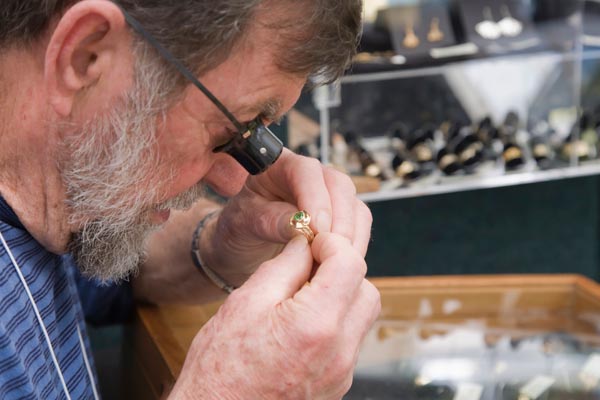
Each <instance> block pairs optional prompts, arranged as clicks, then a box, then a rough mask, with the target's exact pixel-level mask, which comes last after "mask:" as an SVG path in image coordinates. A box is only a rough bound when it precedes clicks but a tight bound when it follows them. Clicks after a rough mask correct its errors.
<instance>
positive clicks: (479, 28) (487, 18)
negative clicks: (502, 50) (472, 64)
mask: <svg viewBox="0 0 600 400" xmlns="http://www.w3.org/2000/svg"><path fill="white" fill-rule="evenodd" d="M475 31H476V32H477V33H478V34H479V36H481V37H482V38H484V39H488V40H496V39H498V38H500V36H502V31H501V29H500V26H499V25H498V23H497V22H496V21H494V17H493V15H492V9H491V8H490V7H485V8H484V9H483V21H481V22H479V23H477V25H475Z"/></svg>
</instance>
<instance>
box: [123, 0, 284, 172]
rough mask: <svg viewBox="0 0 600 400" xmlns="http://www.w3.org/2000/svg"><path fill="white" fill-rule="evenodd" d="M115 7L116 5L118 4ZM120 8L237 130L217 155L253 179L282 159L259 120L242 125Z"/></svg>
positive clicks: (273, 138)
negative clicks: (233, 162)
mask: <svg viewBox="0 0 600 400" xmlns="http://www.w3.org/2000/svg"><path fill="white" fill-rule="evenodd" d="M115 4H116V3H115ZM117 7H119V8H120V9H121V12H122V13H123V15H124V16H125V20H126V21H127V23H128V24H129V25H130V26H131V27H132V28H133V29H134V30H135V31H136V32H137V33H139V34H140V35H142V37H144V39H145V40H146V41H147V42H148V43H149V44H150V45H151V46H152V47H154V48H155V49H156V51H158V53H159V54H160V55H161V56H162V57H163V58H164V59H165V60H167V61H168V62H169V63H171V64H172V65H173V66H174V67H175V68H177V70H178V71H179V72H180V73H181V74H182V75H183V76H184V77H185V78H186V79H187V80H188V81H190V82H191V83H192V84H193V85H194V86H196V87H197V88H198V89H200V91H201V92H202V93H204V95H205V96H206V97H208V99H209V100H210V101H211V102H212V103H213V104H214V105H215V106H216V107H217V108H218V109H219V110H220V111H221V112H222V113H223V114H224V115H225V116H226V117H227V119H229V120H230V121H231V122H232V123H233V125H234V126H235V128H236V130H237V134H236V135H235V137H234V138H233V139H231V140H230V141H229V142H227V143H225V144H224V145H222V146H219V147H217V148H215V149H214V150H213V152H215V153H220V152H222V153H227V154H229V155H230V156H232V157H233V158H234V159H235V160H236V161H237V162H238V163H240V164H241V165H242V167H244V168H245V169H246V171H248V172H249V173H250V174H251V175H258V174H260V173H261V172H264V171H266V170H267V168H269V167H270V166H271V165H273V163H275V161H277V159H278V158H279V156H280V155H281V152H282V151H283V143H282V142H281V141H280V140H279V139H278V138H277V136H275V134H274V133H273V132H271V130H269V128H267V127H266V126H265V124H264V123H263V122H262V120H261V119H260V117H257V118H256V119H255V120H254V121H252V122H250V123H249V124H247V125H244V124H241V123H240V122H239V121H238V120H237V119H236V118H235V117H234V116H233V114H232V113H231V112H230V111H229V110H228V109H227V107H225V106H224V105H223V103H221V102H220V101H219V99H217V98H216V97H215V96H214V95H213V94H212V93H211V92H210V91H209V90H208V89H207V88H206V87H205V86H204V85H203V84H202V83H200V81H199V80H198V79H197V78H196V77H195V76H194V74H193V73H192V72H191V71H190V70H189V69H187V68H186V67H185V66H184V65H183V64H182V63H181V61H179V60H177V59H176V58H175V57H174V56H173V55H172V54H171V53H170V52H169V51H168V50H167V49H165V48H164V47H163V46H162V45H161V44H160V43H158V41H157V40H156V39H155V38H154V37H153V36H152V35H151V34H150V33H149V32H148V31H146V30H145V29H144V28H143V27H142V25H141V24H140V23H139V22H138V21H137V20H136V19H134V18H133V17H132V16H131V15H129V14H128V13H127V12H126V11H125V10H124V9H123V8H122V7H121V6H120V5H118V4H117Z"/></svg>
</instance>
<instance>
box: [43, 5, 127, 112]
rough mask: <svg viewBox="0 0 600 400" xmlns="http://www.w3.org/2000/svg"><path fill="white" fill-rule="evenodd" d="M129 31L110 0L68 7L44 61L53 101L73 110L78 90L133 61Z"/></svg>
mask: <svg viewBox="0 0 600 400" xmlns="http://www.w3.org/2000/svg"><path fill="white" fill-rule="evenodd" d="M130 44H131V40H130V33H129V30H128V29H127V25H126V23H125V18H124V17H123V14H122V13H121V10H120V9H119V8H118V7H117V6H116V5H115V4H113V3H112V2H110V1H103V0H89V1H82V2H79V3H76V4H75V5H74V6H73V7H71V8H70V9H68V10H67V11H66V12H65V13H64V15H63V16H62V17H61V18H60V21H58V23H57V25H56V29H55V30H54V32H53V34H52V37H51V38H50V42H49V43H48V48H47V50H46V56H45V61H44V69H45V71H44V81H45V84H46V90H47V93H48V96H49V100H50V104H51V105H52V107H53V108H54V110H55V111H56V113H58V114H59V115H61V116H63V117H66V116H68V115H69V114H71V112H72V110H73V104H74V102H75V99H76V98H77V96H78V95H79V94H81V93H82V92H83V91H85V90H86V89H88V88H89V87H91V86H93V85H97V84H98V83H100V81H101V80H104V81H105V82H103V83H109V82H111V80H113V79H115V78H116V77H117V75H118V77H119V78H121V79H122V78H123V74H122V72H121V73H118V72H117V71H119V70H120V71H123V68H126V66H130V65H131V50H130Z"/></svg>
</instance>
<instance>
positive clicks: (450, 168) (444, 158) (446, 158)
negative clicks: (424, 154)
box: [437, 148, 462, 175]
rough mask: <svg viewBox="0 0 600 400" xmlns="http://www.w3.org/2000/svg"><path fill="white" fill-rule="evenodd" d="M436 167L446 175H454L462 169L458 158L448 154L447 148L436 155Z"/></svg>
mask: <svg viewBox="0 0 600 400" xmlns="http://www.w3.org/2000/svg"><path fill="white" fill-rule="evenodd" d="M437 165H438V168H439V169H440V171H442V172H443V173H444V174H446V175H454V174H456V173H457V172H459V171H460V170H461V168H462V167H461V165H460V162H459V160H458V156H457V155H456V154H453V153H451V152H449V151H448V149H447V148H444V149H442V150H440V152H439V153H438V156H437Z"/></svg>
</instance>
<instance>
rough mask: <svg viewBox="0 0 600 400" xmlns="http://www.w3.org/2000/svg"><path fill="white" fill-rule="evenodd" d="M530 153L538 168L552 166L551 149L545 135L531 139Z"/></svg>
mask: <svg viewBox="0 0 600 400" xmlns="http://www.w3.org/2000/svg"><path fill="white" fill-rule="evenodd" d="M531 154H532V155H533V158H534V159H535V162H536V163H537V165H538V167H540V169H549V168H551V167H552V159H553V151H552V148H551V147H550V144H548V141H547V138H545V137H534V138H533V139H531Z"/></svg>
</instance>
